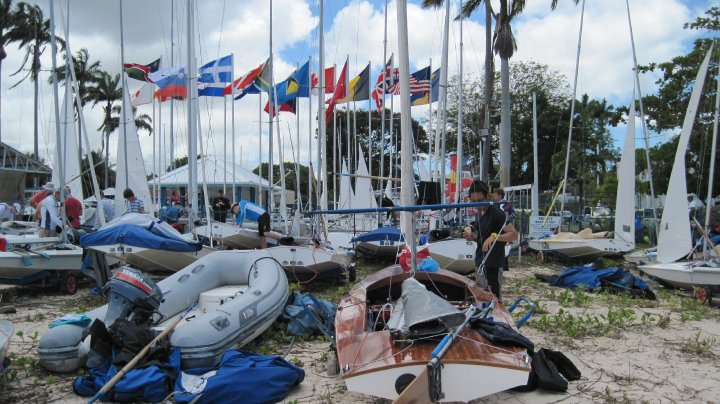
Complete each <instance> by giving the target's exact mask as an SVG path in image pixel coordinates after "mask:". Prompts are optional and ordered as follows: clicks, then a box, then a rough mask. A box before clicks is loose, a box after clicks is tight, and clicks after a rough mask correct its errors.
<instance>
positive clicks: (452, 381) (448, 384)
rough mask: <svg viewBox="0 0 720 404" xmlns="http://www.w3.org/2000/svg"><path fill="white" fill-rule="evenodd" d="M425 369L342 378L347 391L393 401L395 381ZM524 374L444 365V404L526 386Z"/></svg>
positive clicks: (398, 369) (414, 367)
mask: <svg viewBox="0 0 720 404" xmlns="http://www.w3.org/2000/svg"><path fill="white" fill-rule="evenodd" d="M424 368H425V365H407V366H394V367H389V368H386V369H383V370H380V371H375V372H367V373H363V374H359V375H357V376H351V377H344V380H345V384H346V385H347V388H348V390H350V391H355V392H358V393H363V394H368V395H371V396H376V397H383V398H386V399H388V400H394V399H396V398H397V397H398V393H397V392H396V391H395V381H396V380H397V379H398V377H400V376H401V375H403V374H406V373H411V374H413V375H417V374H418V373H420V371H421V370H422V369H424ZM527 379H528V372H527V370H518V369H509V368H502V367H495V366H480V365H469V364H462V363H444V364H443V368H442V391H443V393H445V398H444V399H443V401H452V402H468V401H471V400H475V399H478V398H481V397H486V396H489V395H492V394H495V393H498V392H501V391H505V390H508V389H511V388H513V387H517V386H520V385H524V384H526V383H527Z"/></svg>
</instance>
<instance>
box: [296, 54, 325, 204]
mask: <svg viewBox="0 0 720 404" xmlns="http://www.w3.org/2000/svg"><path fill="white" fill-rule="evenodd" d="M320 70H323V68H322V67H320ZM321 74H325V71H322V73H321ZM308 88H309V89H310V90H308V152H309V155H308V193H307V203H308V210H312V173H311V171H312V170H310V167H312V159H313V157H312V56H310V57H308ZM318 90H319V91H320V92H322V91H323V89H322V88H318ZM299 147H300V145H298V148H299Z"/></svg>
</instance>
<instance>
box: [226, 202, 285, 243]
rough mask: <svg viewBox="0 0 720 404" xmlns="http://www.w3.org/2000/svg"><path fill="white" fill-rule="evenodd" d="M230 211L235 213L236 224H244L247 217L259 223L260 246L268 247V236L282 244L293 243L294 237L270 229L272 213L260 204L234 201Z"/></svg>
mask: <svg viewBox="0 0 720 404" xmlns="http://www.w3.org/2000/svg"><path fill="white" fill-rule="evenodd" d="M230 211H231V212H232V213H234V214H235V224H237V225H240V226H242V224H243V222H244V221H245V219H247V220H249V221H253V222H257V224H258V234H259V235H260V248H267V237H270V238H271V239H274V240H277V241H278V242H279V243H280V244H292V242H293V241H294V240H293V238H292V237H284V236H283V235H282V234H280V233H277V232H274V231H271V230H270V214H269V213H267V211H266V210H265V209H263V208H261V207H260V206H258V205H256V204H254V203H252V202H250V201H245V200H242V201H240V203H234V204H233V205H232V207H231V208H230Z"/></svg>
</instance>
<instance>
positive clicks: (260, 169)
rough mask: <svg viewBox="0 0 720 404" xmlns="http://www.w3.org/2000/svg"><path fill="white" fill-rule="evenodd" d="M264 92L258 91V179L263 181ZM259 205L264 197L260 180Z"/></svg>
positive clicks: (261, 204)
mask: <svg viewBox="0 0 720 404" xmlns="http://www.w3.org/2000/svg"><path fill="white" fill-rule="evenodd" d="M262 109H263V108H262V92H260V93H258V143H259V148H258V174H259V175H260V179H259V180H258V181H262V176H263V166H262V161H263V159H262V138H263V137H262V124H263V121H262ZM258 205H259V206H263V197H262V186H261V184H260V182H258Z"/></svg>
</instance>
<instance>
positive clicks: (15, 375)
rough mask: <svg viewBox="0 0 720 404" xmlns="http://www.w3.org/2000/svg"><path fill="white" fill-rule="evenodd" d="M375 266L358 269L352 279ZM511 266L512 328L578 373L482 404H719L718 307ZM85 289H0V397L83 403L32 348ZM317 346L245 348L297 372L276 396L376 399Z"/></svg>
mask: <svg viewBox="0 0 720 404" xmlns="http://www.w3.org/2000/svg"><path fill="white" fill-rule="evenodd" d="M376 268H378V266H372V267H370V266H366V267H364V269H363V270H362V271H361V275H362V274H366V273H368V271H370V270H372V269H376ZM511 268H512V269H511V271H510V272H506V284H505V289H504V290H505V296H504V300H505V301H506V302H507V303H509V302H511V301H512V300H514V298H515V297H517V296H519V295H527V296H529V297H530V298H531V299H532V300H533V301H535V302H536V304H537V305H538V313H537V314H536V315H535V316H534V317H533V319H532V320H531V321H530V322H529V323H528V324H527V325H526V326H525V327H523V328H522V329H521V331H522V332H523V333H524V334H525V335H526V336H527V337H529V338H530V339H531V340H533V341H534V342H535V344H536V346H537V347H538V348H540V347H546V348H550V349H554V350H560V351H562V352H563V353H565V354H566V355H567V356H568V357H569V358H570V359H571V360H572V361H573V362H574V363H575V364H576V366H577V367H578V368H579V369H580V370H581V372H582V374H583V377H582V379H581V380H580V381H577V382H571V383H570V385H569V389H568V391H567V392H566V393H549V392H545V391H540V390H538V391H535V392H531V393H519V392H504V393H500V394H496V395H494V396H491V397H486V398H485V399H483V400H482V402H488V403H496V402H497V403H500V402H502V403H553V402H564V403H581V402H582V403H586V402H717V401H720V374H719V373H720V372H719V369H720V368H719V367H718V366H717V360H718V357H719V356H720V344H718V340H719V339H720V321H718V320H719V319H720V310H718V306H717V305H716V304H713V306H708V305H707V304H704V305H701V304H697V303H696V302H695V301H693V300H691V299H690V298H689V297H688V296H689V293H687V292H685V293H682V292H675V291H668V290H665V289H664V288H662V287H661V286H658V285H656V284H654V283H651V286H652V287H653V290H655V291H656V293H657V295H658V300H656V301H648V300H641V299H629V298H627V297H623V296H617V295H608V294H589V293H584V292H582V291H581V292H569V291H567V292H565V291H563V290H562V289H557V288H552V287H549V286H548V285H546V284H542V283H539V282H538V281H537V280H536V279H535V278H534V274H535V273H545V274H553V273H559V272H560V270H559V269H557V268H555V267H553V266H550V265H543V266H538V265H535V264H533V263H513V262H512V261H511ZM325 286H327V288H326V289H327V290H317V289H318V287H317V286H314V287H313V292H314V293H318V294H320V295H323V296H325V297H327V298H331V299H333V298H337V296H339V295H340V294H341V293H342V291H343V287H342V286H339V285H338V284H332V285H325ZM322 287H324V286H321V288H322ZM87 292H88V289H87V288H85V289H81V290H80V292H79V293H78V294H77V295H75V296H64V295H61V294H60V293H59V292H56V291H52V290H47V289H40V288H31V287H22V288H7V287H3V288H2V289H0V293H2V294H3V295H4V300H3V302H2V303H1V304H0V305H8V304H12V305H14V306H15V307H16V308H17V313H16V314H0V318H6V319H9V320H11V321H13V322H14V324H15V330H16V332H20V333H21V335H16V336H15V337H14V338H13V340H12V343H11V348H10V352H11V353H12V356H13V357H14V362H13V364H12V365H11V367H10V369H9V370H8V371H7V372H6V373H5V375H4V377H5V379H4V380H0V402H23V403H25V402H63V403H66V402H67V403H73V402H77V403H81V402H86V399H82V398H80V397H77V396H75V395H74V394H73V392H72V387H71V384H72V380H73V379H74V378H75V377H76V376H77V374H73V375H56V374H50V373H48V372H46V371H45V370H43V369H41V368H40V367H39V365H38V363H37V355H36V353H35V346H36V343H37V340H38V339H39V337H38V336H39V335H42V333H43V332H45V330H47V326H48V324H49V323H50V322H51V321H52V319H53V318H55V317H57V316H60V315H62V314H65V313H70V312H82V311H85V310H87V309H89V308H91V307H94V306H95V305H98V304H101V303H102V300H101V299H99V298H97V297H94V298H93V297H88V296H87ZM36 333H37V334H36ZM277 333H278V332H277V330H276V331H275V334H277ZM266 334H267V333H266ZM327 346H328V343H327V342H326V341H324V340H323V339H322V338H316V339H312V340H303V341H295V342H294V343H292V344H291V343H290V342H289V341H288V340H287V339H281V340H278V339H277V338H276V336H272V335H270V336H265V335H264V336H262V337H261V338H260V339H259V340H256V341H254V342H253V343H252V345H251V346H250V348H252V349H253V350H255V351H256V352H260V351H262V352H261V353H272V354H282V353H285V352H287V356H286V358H287V359H288V360H290V361H292V362H294V363H297V364H299V365H301V366H302V367H303V368H304V369H305V372H306V377H305V381H304V382H303V383H302V384H301V385H300V386H298V387H297V388H295V389H294V390H292V391H291V393H290V395H289V396H288V397H287V399H286V401H296V402H298V403H349V402H353V403H371V402H383V400H379V399H374V398H373V397H370V396H366V395H361V394H357V393H352V392H348V391H347V390H346V389H345V385H344V383H343V382H342V380H341V379H339V378H338V377H328V376H327V374H326V372H325V355H326V351H327ZM288 350H289V351H288ZM81 373H82V371H80V372H78V374H81Z"/></svg>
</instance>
